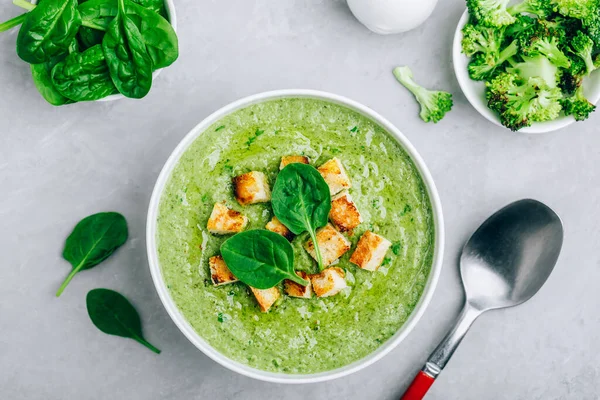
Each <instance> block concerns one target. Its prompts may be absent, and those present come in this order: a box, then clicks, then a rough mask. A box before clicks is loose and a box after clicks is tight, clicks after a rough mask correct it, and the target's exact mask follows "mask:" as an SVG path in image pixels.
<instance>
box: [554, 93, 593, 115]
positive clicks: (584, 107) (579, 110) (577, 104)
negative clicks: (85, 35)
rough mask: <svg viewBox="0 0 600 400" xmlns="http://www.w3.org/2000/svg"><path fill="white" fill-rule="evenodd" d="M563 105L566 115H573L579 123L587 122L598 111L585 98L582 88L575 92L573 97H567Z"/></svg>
mask: <svg viewBox="0 0 600 400" xmlns="http://www.w3.org/2000/svg"><path fill="white" fill-rule="evenodd" d="M561 103H562V107H563V109H564V111H565V114H566V115H572V116H573V117H574V118H575V120H577V121H584V120H586V119H587V118H588V117H589V116H590V114H591V113H593V112H594V110H596V106H595V105H593V104H592V103H590V102H589V101H588V99H586V98H585V96H584V94H583V87H582V86H580V87H579V88H578V89H577V90H576V91H575V94H574V95H573V97H567V98H566V99H563V100H562V102H561Z"/></svg>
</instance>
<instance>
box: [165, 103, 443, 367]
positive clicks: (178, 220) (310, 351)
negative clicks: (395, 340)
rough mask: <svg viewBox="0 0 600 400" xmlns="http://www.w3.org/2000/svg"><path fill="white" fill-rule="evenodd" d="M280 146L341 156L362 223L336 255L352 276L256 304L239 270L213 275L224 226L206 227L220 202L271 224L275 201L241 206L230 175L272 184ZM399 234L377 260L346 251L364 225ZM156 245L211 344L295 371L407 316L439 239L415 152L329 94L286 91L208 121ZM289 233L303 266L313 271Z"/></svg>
mask: <svg viewBox="0 0 600 400" xmlns="http://www.w3.org/2000/svg"><path fill="white" fill-rule="evenodd" d="M284 155H306V156H308V157H309V158H310V160H311V164H312V165H315V166H319V165H320V164H322V163H324V162H325V161H327V160H329V159H330V158H332V157H338V158H339V159H340V160H341V161H342V162H343V164H344V166H345V167H346V170H347V172H348V175H349V176H350V179H351V181H352V188H351V189H350V194H351V195H352V197H353V199H354V201H355V203H356V205H357V207H358V209H359V210H360V213H361V215H362V217H363V223H362V224H361V225H360V226H359V227H358V228H357V229H355V231H354V232H353V234H351V235H350V236H349V239H350V240H351V241H352V244H353V246H352V247H353V248H352V250H350V251H349V252H347V253H346V254H345V255H344V256H343V257H342V258H341V259H340V261H339V264H338V265H337V266H339V267H341V268H343V269H344V270H345V271H346V280H347V282H348V285H349V288H348V289H345V290H344V291H343V292H341V293H340V294H338V295H336V296H333V297H327V298H316V297H313V298H312V299H310V300H307V299H298V298H291V297H287V296H282V298H281V299H280V301H279V302H278V303H276V305H275V306H274V307H273V308H272V309H271V310H270V312H268V313H261V312H260V310H259V308H258V306H257V303H256V301H255V299H254V298H253V296H252V295H251V293H250V292H249V290H248V288H247V287H246V286H245V285H244V284H243V283H241V282H237V283H234V284H229V285H224V286H220V287H214V286H213V285H212V283H211V281H210V273H209V267H208V259H209V258H210V257H211V256H214V255H217V254H219V247H220V245H221V243H222V242H223V241H224V240H225V239H227V236H216V235H212V234H210V233H209V232H208V231H207V230H206V223H207V221H208V218H209V216H210V213H211V210H212V208H213V205H214V203H215V202H222V201H225V202H226V204H227V205H228V206H229V207H231V208H233V209H235V210H238V211H240V212H242V213H243V214H245V215H246V216H247V217H248V218H249V220H250V222H249V225H248V229H254V228H264V226H265V225H266V223H267V222H268V221H269V220H270V219H271V217H272V216H273V214H272V210H271V207H270V204H269V203H265V204H255V205H249V206H246V207H242V206H240V205H239V204H238V203H237V202H236V200H235V198H234V197H233V191H232V185H231V179H232V177H234V176H236V175H239V174H242V173H245V172H249V171H262V172H265V173H266V174H267V176H268V178H269V182H270V185H271V187H272V186H273V184H274V182H275V179H276V177H277V173H278V171H279V162H280V159H281V156H284ZM367 229H369V230H371V231H373V232H376V233H378V234H380V235H382V236H384V237H386V238H387V239H389V240H390V241H391V242H392V243H393V244H394V245H393V247H392V249H390V250H389V251H388V254H387V256H386V259H385V261H384V265H383V266H382V267H381V268H380V269H379V270H378V271H377V272H369V271H364V270H361V269H359V268H358V267H356V266H355V265H353V264H350V263H349V261H348V260H349V258H350V255H351V254H352V251H353V250H354V247H355V246H356V243H357V242H358V239H359V238H360V236H361V235H362V233H363V232H364V231H365V230H367ZM157 240H158V256H159V262H160V266H161V269H162V273H163V276H164V279H165V282H166V284H167V287H168V288H169V290H170V293H171V296H172V298H173V300H174V301H175V303H176V305H177V307H178V308H179V309H180V310H181V312H182V313H183V315H184V316H185V318H186V319H187V320H188V322H189V323H190V324H191V325H192V327H193V328H194V329H195V330H196V332H197V333H198V334H199V335H200V336H201V337H202V338H204V340H206V341H207V342H208V343H209V344H210V345H211V346H213V347H214V348H215V349H217V350H218V351H220V352H221V353H223V354H224V355H226V356H227V357H230V358H231V359H233V360H236V361H239V362H241V363H244V364H248V365H250V366H252V367H255V368H258V369H262V370H267V371H274V372H284V373H290V374H307V373H316V372H321V371H326V370H331V369H335V368H338V367H341V366H344V365H347V364H349V363H351V362H353V361H356V360H359V359H361V358H362V357H365V356H366V355H368V354H369V353H371V352H373V351H374V350H375V349H377V348H378V347H379V346H381V345H382V343H384V342H385V341H386V340H388V339H389V338H390V337H391V336H392V335H393V334H394V333H395V332H396V331H397V330H398V329H399V328H400V327H401V326H402V324H403V323H404V322H405V321H406V319H407V318H408V317H409V315H410V313H411V312H412V310H413V309H414V307H415V305H416V304H417V302H418V300H419V297H420V296H421V294H422V292H423V288H424V286H425V284H426V281H427V277H428V275H429V272H430V269H431V264H432V259H433V249H434V227H433V214H432V208H431V204H430V201H429V198H428V195H427V192H426V189H425V186H424V184H423V181H422V180H421V177H420V176H419V173H418V172H417V169H416V167H415V165H414V164H413V162H412V161H411V159H410V157H409V156H408V154H407V153H406V152H405V150H403V148H402V147H401V146H400V145H399V144H398V143H397V142H396V141H395V140H394V139H393V138H392V137H391V136H390V135H389V134H388V133H387V132H386V131H385V130H384V129H383V128H381V127H380V126H378V125H377V124H375V123H374V122H372V121H371V120H370V119H368V118H365V117H363V116H361V115H360V114H358V113H356V112H354V111H352V110H350V109H348V108H345V107H343V106H339V105H335V104H332V103H328V102H324V101H320V100H312V99H300V98H298V99H296V98H290V99H281V100H272V101H267V102H264V103H260V104H256V105H252V106H249V107H246V108H244V109H241V110H238V111H236V112H234V113H232V114H230V115H228V116H226V117H224V118H223V119H221V120H220V121H218V122H216V123H215V124H213V125H212V126H211V127H209V128H208V129H207V130H206V131H205V132H203V133H202V134H201V135H200V136H199V137H198V138H197V139H196V140H195V141H194V142H193V143H192V145H191V146H190V147H189V148H188V149H187V150H186V151H185V153H184V154H183V155H182V157H181V159H180V160H179V162H178V163H177V165H176V167H175V168H174V171H173V172H172V175H171V177H170V178H169V181H168V183H167V185H166V189H165V191H164V193H163V195H162V198H161V202H160V206H159V217H158V234H157ZM306 240H307V234H303V235H300V236H298V237H296V238H295V239H294V241H293V243H292V244H293V247H294V251H295V259H296V261H295V263H296V266H295V267H296V269H298V270H305V271H309V272H316V268H317V267H316V264H315V262H314V261H313V260H312V259H311V257H310V256H309V255H308V254H307V253H306V252H305V251H304V250H303V248H302V244H303V243H304V242H305V241H306Z"/></svg>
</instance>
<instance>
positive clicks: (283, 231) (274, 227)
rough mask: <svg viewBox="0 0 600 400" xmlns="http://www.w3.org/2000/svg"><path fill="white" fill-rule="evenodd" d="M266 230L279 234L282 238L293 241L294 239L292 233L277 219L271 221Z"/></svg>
mask: <svg viewBox="0 0 600 400" xmlns="http://www.w3.org/2000/svg"><path fill="white" fill-rule="evenodd" d="M265 228H266V229H267V230H269V231H271V232H275V233H279V234H280V235H281V236H283V237H284V238H286V239H287V240H289V241H291V240H292V239H293V238H294V234H293V233H292V231H290V230H289V229H288V228H287V226H285V225H284V224H282V223H281V221H280V220H278V219H277V217H273V219H272V220H270V221H269V223H268V224H267V226H265Z"/></svg>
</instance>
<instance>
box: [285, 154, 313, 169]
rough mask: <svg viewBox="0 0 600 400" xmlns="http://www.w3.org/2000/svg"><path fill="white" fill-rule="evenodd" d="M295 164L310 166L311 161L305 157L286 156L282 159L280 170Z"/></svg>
mask: <svg viewBox="0 0 600 400" xmlns="http://www.w3.org/2000/svg"><path fill="white" fill-rule="evenodd" d="M293 163H301V164H308V163H309V160H308V157H305V156H284V157H281V164H279V169H280V170H281V169H284V168H285V167H286V166H288V165H290V164H293Z"/></svg>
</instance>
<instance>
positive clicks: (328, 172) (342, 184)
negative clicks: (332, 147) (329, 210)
mask: <svg viewBox="0 0 600 400" xmlns="http://www.w3.org/2000/svg"><path fill="white" fill-rule="evenodd" d="M318 170H319V172H320V173H321V176H322V177H323V179H325V182H327V184H328V185H329V192H330V193H331V195H332V196H333V195H334V194H338V193H339V192H341V191H342V190H344V189H348V188H350V187H352V184H351V183H350V178H348V174H347V173H346V170H345V169H344V166H343V165H342V162H341V161H340V160H338V158H337V157H334V158H332V159H331V160H329V161H327V162H326V163H325V164H323V165H321V166H320V167H319V168H318Z"/></svg>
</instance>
